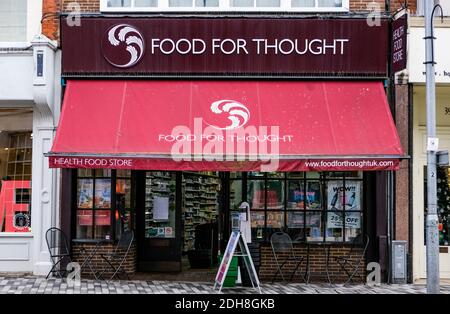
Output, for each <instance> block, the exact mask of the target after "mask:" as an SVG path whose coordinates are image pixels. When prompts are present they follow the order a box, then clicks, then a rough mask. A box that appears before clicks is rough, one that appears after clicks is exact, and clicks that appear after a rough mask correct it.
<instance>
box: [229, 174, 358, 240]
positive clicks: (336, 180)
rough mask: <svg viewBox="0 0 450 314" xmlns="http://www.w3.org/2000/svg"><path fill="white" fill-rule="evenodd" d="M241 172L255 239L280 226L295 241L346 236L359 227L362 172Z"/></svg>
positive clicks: (351, 234)
mask: <svg viewBox="0 0 450 314" xmlns="http://www.w3.org/2000/svg"><path fill="white" fill-rule="evenodd" d="M243 177H245V179H244V180H242V181H243V182H247V184H246V186H243V187H242V188H243V189H245V190H246V200H247V201H248V202H249V204H250V208H251V211H252V212H251V226H252V240H254V241H268V240H269V239H270V236H271V234H272V233H273V232H275V231H279V230H284V231H286V232H288V233H289V234H290V235H291V237H292V238H293V239H294V240H295V241H299V242H301V241H327V242H348V241H351V240H352V239H353V238H354V237H356V236H358V235H359V234H360V233H361V232H362V221H363V209H362V206H361V204H362V195H363V194H362V186H363V181H362V178H363V177H362V172H329V173H319V172H291V173H254V172H250V173H247V174H245V175H243ZM234 181H236V180H232V181H231V182H232V183H231V184H232V187H233V185H234V188H232V190H233V193H234V195H236V193H237V192H236V190H237V189H238V188H239V186H237V185H236V183H235V182H234ZM239 182H241V181H239ZM232 203H233V201H232Z"/></svg>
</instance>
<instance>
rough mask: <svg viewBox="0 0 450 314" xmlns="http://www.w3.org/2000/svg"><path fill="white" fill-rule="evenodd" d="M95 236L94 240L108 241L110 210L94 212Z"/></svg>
mask: <svg viewBox="0 0 450 314" xmlns="http://www.w3.org/2000/svg"><path fill="white" fill-rule="evenodd" d="M94 213H95V235H94V237H95V238H96V239H105V240H110V239H111V238H110V234H111V210H96V211H94Z"/></svg>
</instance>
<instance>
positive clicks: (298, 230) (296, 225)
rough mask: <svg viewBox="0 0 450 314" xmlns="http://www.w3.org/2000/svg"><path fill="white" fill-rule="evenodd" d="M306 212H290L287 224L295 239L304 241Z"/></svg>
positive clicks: (290, 233)
mask: <svg viewBox="0 0 450 314" xmlns="http://www.w3.org/2000/svg"><path fill="white" fill-rule="evenodd" d="M304 220H305V212H288V213H287V216H286V226H287V227H288V233H289V235H290V236H291V238H292V240H293V241H302V240H303V238H304V233H305V229H304Z"/></svg>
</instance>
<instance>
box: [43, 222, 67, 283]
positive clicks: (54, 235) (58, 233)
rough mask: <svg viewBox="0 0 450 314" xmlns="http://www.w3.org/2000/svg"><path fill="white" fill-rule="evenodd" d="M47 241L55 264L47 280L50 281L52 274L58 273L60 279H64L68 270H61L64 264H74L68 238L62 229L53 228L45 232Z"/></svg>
mask: <svg viewBox="0 0 450 314" xmlns="http://www.w3.org/2000/svg"><path fill="white" fill-rule="evenodd" d="M45 241H46V242H47V247H48V251H49V253H50V259H51V261H52V264H53V265H52V268H51V269H50V271H49V273H48V274H47V277H45V279H48V277H49V276H50V274H52V273H56V274H58V276H59V277H60V278H63V277H64V276H65V275H66V274H67V271H66V270H64V269H61V267H62V266H64V265H63V262H64V261H66V262H68V263H70V262H72V259H71V257H70V251H69V243H68V241H67V237H66V235H65V234H64V232H63V231H62V230H61V229H59V228H55V227H52V228H50V229H48V230H47V231H46V232H45Z"/></svg>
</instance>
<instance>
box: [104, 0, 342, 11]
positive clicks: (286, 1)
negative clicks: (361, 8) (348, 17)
mask: <svg viewBox="0 0 450 314" xmlns="http://www.w3.org/2000/svg"><path fill="white" fill-rule="evenodd" d="M107 1H108V0H100V11H101V12H108V13H144V12H333V13H336V12H342V13H346V12H349V11H350V0H342V6H341V7H319V6H318V1H319V0H315V3H316V6H315V7H291V5H290V3H291V0H280V6H279V7H256V6H255V7H232V6H231V5H230V2H231V0H219V6H218V7H196V6H195V0H192V7H170V6H169V0H157V1H158V5H157V6H155V7H135V6H134V0H131V6H130V7H108V4H107ZM255 5H256V1H255Z"/></svg>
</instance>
